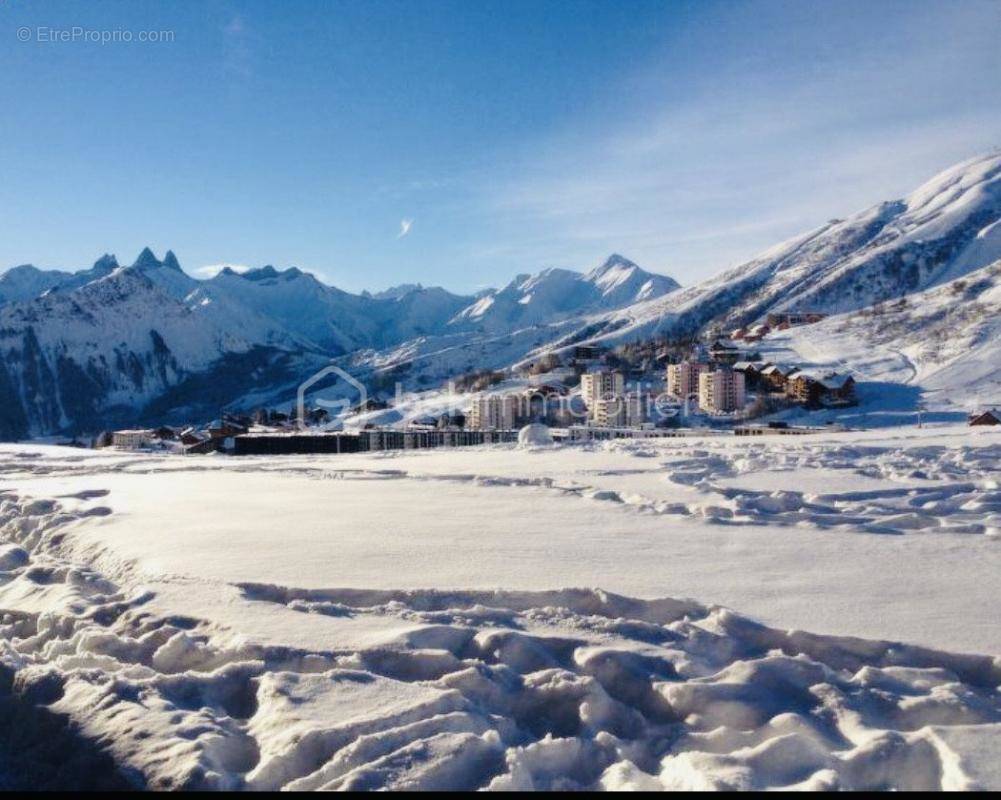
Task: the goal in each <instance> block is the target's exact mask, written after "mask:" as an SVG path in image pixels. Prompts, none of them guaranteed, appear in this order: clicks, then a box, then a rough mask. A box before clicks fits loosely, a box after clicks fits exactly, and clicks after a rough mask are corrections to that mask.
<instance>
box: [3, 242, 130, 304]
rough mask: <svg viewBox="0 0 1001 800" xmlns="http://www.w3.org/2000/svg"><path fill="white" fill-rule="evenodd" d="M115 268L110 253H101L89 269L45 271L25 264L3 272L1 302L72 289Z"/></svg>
mask: <svg viewBox="0 0 1001 800" xmlns="http://www.w3.org/2000/svg"><path fill="white" fill-rule="evenodd" d="M116 269H118V261H117V260H116V259H115V257H114V256H113V255H109V254H105V255H103V256H101V258H99V259H98V260H97V261H96V262H94V266H92V267H91V268H90V269H86V270H81V271H79V272H63V271H61V270H55V269H53V270H43V269H38V267H35V266H32V265H31V264H22V265H21V266H19V267H14V268H12V269H9V270H7V272H5V273H3V275H0V305H3V304H4V303H10V302H15V301H18V300H31V299H33V298H35V297H39V296H40V295H42V294H44V293H45V292H48V291H51V290H53V289H61V290H62V291H70V290H72V289H75V288H77V287H79V286H83V285H84V284H87V283H90V282H91V281H94V280H97V279H98V278H103V277H104V276H105V275H108V274H110V273H111V272H113V271H114V270H116Z"/></svg>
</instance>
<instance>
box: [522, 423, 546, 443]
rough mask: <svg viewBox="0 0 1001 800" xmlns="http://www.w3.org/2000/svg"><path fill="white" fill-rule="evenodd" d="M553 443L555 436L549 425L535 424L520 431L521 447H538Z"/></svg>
mask: <svg viewBox="0 0 1001 800" xmlns="http://www.w3.org/2000/svg"><path fill="white" fill-rule="evenodd" d="M552 443H553V435H552V433H550V432H549V427H548V426H547V425H541V424H539V423H537V422H533V423H532V424H531V425H526V426H525V427H524V428H522V429H521V430H520V431H518V446H519V447H537V446H541V445H547V444H552Z"/></svg>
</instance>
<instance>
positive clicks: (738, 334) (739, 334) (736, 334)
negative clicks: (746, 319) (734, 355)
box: [730, 328, 747, 341]
mask: <svg viewBox="0 0 1001 800" xmlns="http://www.w3.org/2000/svg"><path fill="white" fill-rule="evenodd" d="M745 336H747V328H737V329H736V330H732V331H730V338H731V339H733V340H735V341H740V340H741V339H743V338H744V337H745Z"/></svg>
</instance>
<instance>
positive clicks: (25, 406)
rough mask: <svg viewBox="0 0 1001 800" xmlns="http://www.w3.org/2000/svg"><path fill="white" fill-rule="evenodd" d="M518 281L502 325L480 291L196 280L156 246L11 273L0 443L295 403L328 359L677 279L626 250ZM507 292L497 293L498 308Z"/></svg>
mask: <svg viewBox="0 0 1001 800" xmlns="http://www.w3.org/2000/svg"><path fill="white" fill-rule="evenodd" d="M557 272H558V274H559V276H560V277H559V279H558V280H556V279H554V276H555V275H556V274H557ZM520 284H522V285H524V286H525V287H526V291H523V292H522V293H521V294H520V295H519V298H520V299H521V300H522V301H523V302H522V303H521V304H519V305H518V310H520V311H521V312H522V313H520V314H515V313H512V314H511V315H510V316H509V319H508V320H507V321H506V322H504V321H502V320H501V319H500V318H499V316H498V315H496V314H491V315H487V317H488V319H480V318H475V316H474V315H471V314H469V313H468V312H469V310H470V309H471V308H474V307H475V305H476V303H477V301H478V299H479V298H477V297H470V296H464V295H456V294H452V293H451V292H448V291H446V290H444V289H442V288H440V287H424V286H422V285H420V284H411V285H404V286H400V287H395V288H393V289H390V290H387V291H385V292H380V293H378V294H374V295H373V294H369V293H363V294H360V295H357V294H351V293H349V292H344V291H342V290H340V289H337V288H335V287H332V286H327V285H326V284H324V283H322V282H321V281H319V280H318V279H317V278H316V277H315V276H313V275H311V274H309V273H306V272H303V271H302V270H299V269H296V268H294V267H292V268H289V269H285V270H279V269H276V268H275V267H273V266H266V267H262V268H260V269H254V270H250V271H247V272H242V273H238V272H235V271H233V270H231V269H224V270H223V271H222V272H220V273H219V274H217V275H216V276H215V277H213V278H211V279H208V280H197V279H195V278H193V277H191V276H190V275H188V274H187V273H185V272H184V271H183V269H182V268H181V265H180V263H179V261H178V259H177V257H176V256H175V255H174V254H173V253H172V252H171V251H168V252H167V253H166V255H165V256H164V257H163V259H162V260H160V259H159V258H157V257H156V255H155V254H154V253H153V252H152V251H151V250H150V249H149V248H146V249H144V250H143V251H142V252H141V253H140V254H139V256H138V258H137V259H136V260H135V262H134V263H133V264H131V265H130V266H127V267H121V266H119V264H118V262H117V260H116V259H115V258H114V256H103V257H102V258H101V259H99V260H98V262H97V263H96V264H95V265H94V266H93V267H91V268H89V269H86V270H81V271H79V272H75V273H74V272H67V271H61V270H59V271H55V270H53V271H45V270H39V269H37V268H35V267H31V266H22V267H16V268H14V269H13V270H10V271H9V272H8V273H6V274H5V275H4V276H3V278H0V287H2V288H3V294H2V295H0V348H2V351H3V353H4V364H3V369H2V370H0V402H2V403H3V406H4V409H5V411H4V414H3V419H2V421H0V437H4V438H15V437H19V436H24V435H27V434H29V433H31V434H40V433H49V432H54V431H59V430H76V429H84V430H93V429H94V428H95V427H99V426H102V425H105V424H127V423H131V422H142V421H148V420H152V419H171V418H181V417H183V416H184V415H193V414H202V413H204V414H209V415H214V414H216V413H217V412H218V410H219V408H220V407H225V406H227V405H234V404H235V405H240V404H247V403H250V402H278V401H287V400H288V398H289V396H290V395H293V394H294V391H295V387H296V385H297V384H298V383H299V382H300V381H301V380H302V379H303V378H305V377H308V376H309V375H310V374H312V372H314V371H315V370H316V369H317V368H318V367H319V365H322V364H324V363H328V362H329V359H330V358H334V357H339V356H340V357H345V356H351V355H353V354H357V353H381V352H385V351H386V349H387V348H390V350H393V349H397V348H399V347H401V346H403V347H408V346H409V347H417V346H419V343H420V342H425V341H433V342H439V341H449V340H450V339H452V338H455V337H459V338H463V337H476V336H480V335H482V331H483V330H484V329H485V328H487V327H489V328H491V329H492V330H494V331H495V332H498V333H505V332H510V331H511V330H512V329H515V328H518V327H519V326H521V325H524V324H528V321H529V320H538V321H539V322H541V320H544V319H545V318H546V317H547V316H550V317H553V318H558V319H563V318H570V317H573V316H574V315H575V314H579V313H582V312H588V311H593V310H595V309H607V308H613V307H615V304H616V303H619V304H624V303H626V302H629V301H632V300H634V299H635V298H637V297H643V296H646V295H649V294H653V293H656V292H663V291H666V290H669V289H671V288H674V287H675V286H676V284H674V282H673V281H671V280H670V279H669V278H666V277H662V276H650V275H647V274H646V273H643V272H642V270H640V269H639V268H638V267H636V266H635V265H633V264H631V263H630V262H628V261H626V260H625V259H622V258H619V257H614V258H613V259H610V260H609V261H608V263H606V264H605V265H603V267H601V268H599V269H597V270H594V271H592V272H591V273H588V274H587V275H582V274H579V273H574V272H570V271H553V270H548V271H545V272H542V273H540V274H539V275H537V276H535V277H534V278H531V279H525V280H522V281H520ZM528 286H532V287H534V288H533V289H527V287H528ZM563 290H566V291H563ZM509 294H511V292H504V291H502V292H497V293H492V295H494V296H497V297H498V298H504V299H501V300H498V307H500V305H502V304H503V303H504V302H506V298H507V297H508V295H509ZM537 324H538V323H537ZM542 341H543V340H541V339H539V340H538V341H536V342H534V345H538V344H541V343H542ZM407 343H409V345H408V344H407Z"/></svg>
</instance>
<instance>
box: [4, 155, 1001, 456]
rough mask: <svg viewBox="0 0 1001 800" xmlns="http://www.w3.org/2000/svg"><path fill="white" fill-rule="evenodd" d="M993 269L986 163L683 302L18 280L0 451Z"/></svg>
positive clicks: (162, 265) (914, 290) (147, 256)
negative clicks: (10, 443) (27, 440)
mask: <svg viewBox="0 0 1001 800" xmlns="http://www.w3.org/2000/svg"><path fill="white" fill-rule="evenodd" d="M999 259H1001V155H998V154H993V155H988V156H982V157H979V158H975V159H971V160H969V161H966V162H964V163H962V164H959V165H957V166H955V167H953V168H951V169H949V170H946V171H945V172H943V173H941V174H940V175H938V176H936V177H935V178H933V179H932V180H931V181H929V182H928V183H926V184H925V185H924V186H922V187H921V188H919V189H918V190H917V191H915V192H913V193H912V194H910V195H908V196H907V197H905V198H902V199H899V200H894V201H889V202H883V203H880V204H878V205H876V206H873V207H871V208H869V209H867V210H865V211H862V212H859V213H857V214H854V215H852V216H850V217H847V218H845V219H839V220H831V221H829V222H827V223H826V224H824V225H822V226H820V227H818V228H817V229H815V230H813V231H810V232H808V233H806V234H804V235H802V236H799V237H796V238H794V239H792V240H790V241H787V242H784V243H782V244H780V245H777V246H776V247H773V248H771V249H770V250H768V251H766V252H765V253H762V254H761V255H759V256H758V257H756V258H754V259H752V260H751V261H749V262H747V263H746V264H743V265H741V266H739V267H736V268H734V269H731V270H728V271H726V272H724V273H722V274H721V275H719V276H717V277H715V278H712V279H710V280H707V281H704V282H702V283H699V284H696V285H694V286H690V287H685V288H682V287H681V286H679V284H678V283H677V282H676V281H674V280H673V279H672V278H670V277H668V276H665V275H658V274H653V273H649V272H646V271H644V270H643V269H641V268H640V267H639V266H637V265H636V264H634V263H632V262H631V261H629V260H628V259H626V258H624V257H622V256H619V255H613V256H611V257H609V258H608V259H607V260H606V261H605V262H604V263H602V264H601V265H600V266H598V267H596V268H594V269H591V270H586V271H573V270H567V269H555V268H550V269H545V270H542V271H541V272H538V273H535V274H523V275H518V276H517V277H516V278H515V279H514V280H513V281H511V282H510V283H509V284H507V285H506V286H504V287H503V288H500V289H496V290H489V291H486V292H481V293H480V294H478V295H475V296H469V295H461V294H454V293H451V292H449V291H447V290H445V289H442V288H440V287H428V288H426V287H424V286H422V285H421V284H419V283H418V284H408V285H403V286H399V287H394V288H393V289H389V290H386V291H382V292H378V293H368V292H364V293H361V294H353V293H349V292H345V291H342V290H340V289H337V288H335V287H332V286H328V285H326V284H324V283H323V282H322V281H320V280H318V279H317V278H316V277H315V276H313V275H311V274H310V273H308V272H304V271H302V270H299V269H297V268H295V267H291V268H287V269H277V268H275V267H273V266H265V267H261V268H259V269H253V270H249V271H246V272H239V273H238V272H236V271H233V270H231V269H223V270H222V271H221V272H220V273H219V274H217V275H215V276H214V277H212V278H210V279H206V280H198V279H195V278H193V277H191V276H190V275H188V274H187V273H185V272H184V270H183V269H182V268H181V265H180V263H179V261H178V259H177V257H176V256H175V255H174V254H173V253H172V252H170V251H168V252H167V253H166V254H165V255H164V257H163V259H162V260H161V259H158V258H157V257H156V256H155V255H154V254H153V253H152V252H151V251H150V250H149V249H145V250H143V252H142V253H140V254H139V256H138V258H137V259H136V260H135V261H134V262H133V263H132V264H130V265H127V266H122V265H121V264H119V263H118V261H117V259H116V258H115V257H114V256H111V255H104V256H102V257H101V258H99V259H98V260H97V261H96V262H95V263H94V264H93V266H91V267H89V268H87V269H82V270H77V271H68V270H43V269H38V268H36V267H34V266H31V265H22V266H18V267H14V268H12V269H10V270H8V271H7V272H6V273H4V274H3V275H2V276H0V352H2V354H3V363H2V368H0V408H3V412H2V414H0V438H6V439H12V438H22V437H25V436H30V435H40V434H48V433H53V432H58V431H67V432H72V431H93V430H96V429H99V428H101V427H106V426H111V425H124V424H138V423H145V422H150V421H154V420H175V421H181V420H185V419H196V420H197V419H201V418H203V417H205V418H207V417H208V416H214V415H216V414H217V413H218V411H219V410H220V409H221V408H249V407H253V406H254V405H259V404H265V403H268V404H274V403H278V402H283V403H288V401H289V400H290V399H291V397H293V396H294V393H295V387H296V386H297V385H298V384H299V383H300V382H301V381H302V380H303V379H304V378H305V377H308V376H309V375H311V374H312V373H313V372H314V371H315V370H317V369H319V368H320V367H322V366H324V365H326V364H329V363H331V360H334V361H335V362H336V363H338V364H339V365H341V366H343V367H345V368H347V369H349V370H350V371H351V372H352V373H353V374H356V375H357V376H359V377H360V378H362V379H363V380H366V381H375V383H376V384H378V383H379V380H380V379H387V378H390V377H392V378H393V379H398V380H401V381H402V382H403V383H404V384H405V385H407V386H408V387H409V388H422V387H424V388H426V387H431V386H434V385H436V384H437V383H438V382H440V381H441V380H443V379H445V378H448V377H451V376H454V375H457V374H460V373H463V372H468V371H472V370H477V369H483V368H492V369H496V368H504V367H508V366H511V365H515V364H517V363H519V362H522V361H525V360H530V359H534V358H537V357H538V356H539V355H540V354H542V353H547V352H554V351H555V352H559V351H561V350H564V349H566V348H569V347H572V346H573V345H575V344H578V343H582V342H595V343H606V344H614V343H618V342H622V341H628V340H633V339H641V338H647V337H650V336H676V337H682V336H692V335H696V334H698V333H700V332H702V331H705V330H707V329H712V328H714V327H717V326H719V327H723V328H726V327H736V326H741V325H746V324H748V323H751V322H754V321H755V320H759V319H762V318H763V317H764V316H765V315H767V314H768V313H769V312H774V311H794V310H795V311H804V310H810V311H819V312H823V313H827V314H832V315H851V314H854V313H856V312H858V311H860V310H862V309H866V308H870V307H873V306H874V305H877V304H882V303H886V302H888V301H892V300H896V299H899V298H905V297H911V296H913V297H915V298H917V297H924V296H928V297H935V298H938V299H941V298H940V295H941V293H942V292H946V291H948V292H949V293H948V294H946V295H944V296H947V297H949V298H950V299H951V301H952V302H954V303H959V304H962V303H982V301H981V300H979V299H978V298H979V297H980V294H983V292H981V293H980V294H978V295H975V296H968V295H965V294H964V293H963V292H961V291H960V292H956V290H955V289H948V290H946V289H942V291H941V292H939V294H936V293H935V292H936V288H937V287H947V286H953V285H955V284H956V282H957V281H962V280H963V279H964V278H967V277H968V276H975V277H974V281H975V282H979V285H980V286H981V288H983V286H984V284H983V282H984V281H993V280H995V278H996V271H991V265H992V264H993V263H994V262H996V261H998V260H999ZM985 270H986V271H985ZM990 296H991V297H993V295H990ZM957 318H958V317H957ZM912 321H913V325H914V326H917V327H918V328H920V327H921V326H932V325H940V324H941V322H940V320H931V319H926V318H925V317H922V316H921V315H915V316H913V318H912ZM991 330H992V331H993V329H991ZM908 335H910V336H914V335H917V336H920V330H918V331H917V332H915V331H914V330H911V331H909V333H908ZM983 335H988V336H995V335H996V332H994V333H989V334H983Z"/></svg>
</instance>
